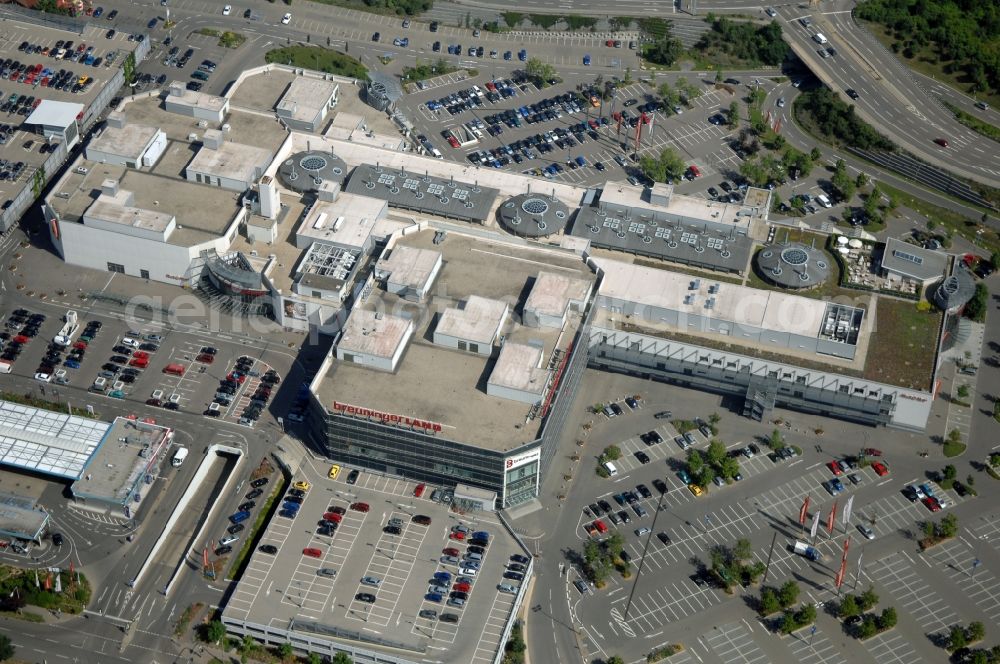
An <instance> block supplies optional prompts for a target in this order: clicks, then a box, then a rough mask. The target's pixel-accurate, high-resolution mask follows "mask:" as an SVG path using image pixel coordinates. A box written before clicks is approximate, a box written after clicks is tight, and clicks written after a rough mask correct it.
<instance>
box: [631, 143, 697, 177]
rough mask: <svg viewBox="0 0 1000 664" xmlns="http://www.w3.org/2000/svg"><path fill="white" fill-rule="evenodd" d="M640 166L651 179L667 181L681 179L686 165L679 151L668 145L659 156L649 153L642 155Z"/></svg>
mask: <svg viewBox="0 0 1000 664" xmlns="http://www.w3.org/2000/svg"><path fill="white" fill-rule="evenodd" d="M639 168H640V169H641V170H642V172H643V174H645V176H646V177H648V178H649V179H650V180H653V181H654V182H667V181H671V180H677V179H679V178H680V177H681V175H683V174H684V171H685V168H686V166H685V163H684V160H683V159H682V158H681V156H680V155H679V154H677V151H676V150H674V149H673V148H671V147H667V148H664V149H663V150H662V151H661V152H660V155H659V157H651V156H648V155H643V156H642V157H640V158H639Z"/></svg>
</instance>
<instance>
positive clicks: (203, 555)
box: [201, 548, 208, 569]
mask: <svg viewBox="0 0 1000 664" xmlns="http://www.w3.org/2000/svg"><path fill="white" fill-rule="evenodd" d="M201 564H202V567H204V568H205V569H208V549H207V548H206V549H204V550H203V551H202V552H201Z"/></svg>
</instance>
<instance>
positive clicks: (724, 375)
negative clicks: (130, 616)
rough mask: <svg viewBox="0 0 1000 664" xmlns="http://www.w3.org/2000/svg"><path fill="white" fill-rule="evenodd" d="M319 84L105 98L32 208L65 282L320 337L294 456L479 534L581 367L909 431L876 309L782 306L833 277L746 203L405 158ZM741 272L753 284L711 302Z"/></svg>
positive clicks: (249, 621)
mask: <svg viewBox="0 0 1000 664" xmlns="http://www.w3.org/2000/svg"><path fill="white" fill-rule="evenodd" d="M303 77H306V78H309V77H315V78H320V79H323V80H324V81H325V82H326V84H325V87H324V89H325V90H327V91H328V92H330V95H329V97H326V98H325V100H324V101H323V103H322V104H321V105H320V106H321V108H318V107H316V105H315V104H313V106H312V107H310V110H309V112H308V113H307V115H308V116H309V117H305V115H303V117H302V118H300V120H301V121H302V122H306V121H308V122H309V123H310V125H312V124H315V126H316V127H317V129H316V133H308V132H306V131H304V130H300V129H289V128H288V126H287V123H286V122H285V120H283V119H282V118H281V117H280V112H279V111H280V109H282V108H283V109H286V110H287V109H289V108H293V107H294V99H292V98H291V97H294V95H295V94H298V92H297V91H309V90H313V89H314V86H311V85H305V84H302V83H301V82H299V83H297V81H301V79H302V78H303ZM340 83H341V85H340V86H339V87H337V86H335V85H331V79H329V77H323V76H320V75H318V74H314V73H311V72H301V71H298V70H293V69H290V68H286V67H282V66H275V65H269V66H267V67H263V68H260V69H257V70H251V71H248V72H244V74H243V75H241V76H240V78H239V80H238V82H237V84H236V85H234V86H232V87H231V89H230V90H229V91H228V92H227V94H226V95H225V96H212V95H205V94H202V93H200V92H192V91H189V90H186V89H184V86H181V85H176V84H172V85H170V86H169V88H168V89H167V90H165V91H163V92H162V94H161V95H159V96H143V97H136V98H129V99H126V100H124V101H123V103H122V104H121V105H120V106H119V107H118V108H117V109H116V110H115V112H114V113H113V114H112V115H111V116H109V119H108V123H107V125H106V126H105V127H104V129H103V130H102V131H101V132H100V133H98V134H97V135H96V136H94V138H93V139H92V140H90V142H89V143H88V144H87V145H86V146H85V147H84V150H83V153H82V154H81V156H80V157H79V159H78V160H77V161H76V162H74V163H73V164H72V165H71V167H70V168H69V169H68V170H67V172H66V173H65V175H64V176H63V177H62V178H61V180H60V181H59V182H58V183H57V184H56V186H55V187H54V188H53V189H52V191H51V193H50V194H49V195H48V196H47V198H46V200H45V202H44V212H45V215H46V218H47V219H48V220H49V221H50V223H49V230H50V234H51V237H52V241H53V243H54V245H55V246H56V248H57V250H58V251H59V252H60V253H61V255H62V256H63V258H64V259H65V260H66V261H67V263H71V264H75V265H79V266H82V267H86V268H91V269H96V270H106V271H111V272H115V273H122V274H124V275H128V276H133V277H140V278H148V279H151V280H155V281H160V282H164V283H170V284H175V285H178V286H185V287H190V288H193V289H194V290H195V292H197V293H199V294H200V295H201V296H202V297H204V298H205V300H206V301H207V302H209V303H211V304H212V305H213V306H225V307H228V308H230V309H241V310H242V311H244V312H246V313H264V314H266V315H269V316H272V317H273V318H274V319H275V320H276V321H278V322H279V323H280V324H281V325H282V326H284V327H285V328H288V329H299V330H314V331H318V332H320V333H323V334H325V335H328V336H329V337H330V338H331V340H332V345H331V349H330V351H329V354H328V356H327V357H326V358H325V361H324V362H323V364H322V365H321V367H320V369H319V371H318V372H317V373H316V374H315V376H314V377H313V378H312V380H311V381H310V383H309V384H308V385H306V386H303V387H302V392H303V393H304V394H305V395H307V399H308V402H309V407H308V417H307V423H306V427H305V429H306V435H307V437H308V439H309V441H310V442H311V444H312V445H313V447H314V448H315V449H316V450H318V451H319V452H320V453H322V454H324V455H326V456H327V457H329V458H330V459H331V460H333V461H336V462H346V463H350V464H352V465H356V466H360V467H364V468H369V469H372V470H375V471H378V472H379V473H384V474H387V475H392V476H396V477H401V478H405V480H408V481H410V482H427V483H432V484H435V485H442V486H452V487H454V489H455V499H456V502H457V503H458V504H459V505H460V506H462V507H464V508H465V509H468V510H473V511H476V512H478V513H480V514H484V515H485V514H486V513H488V512H490V511H492V510H495V509H498V508H506V507H512V506H516V505H520V504H524V503H526V502H529V501H531V500H532V499H534V498H536V497H537V495H538V487H539V485H540V482H541V478H542V477H543V475H544V473H545V471H546V468H547V467H548V465H549V462H550V460H551V459H552V458H553V456H554V455H555V453H556V451H557V446H558V441H559V439H560V435H561V434H562V432H563V431H564V430H565V427H566V423H567V420H568V417H569V413H570V411H571V410H572V408H573V406H574V399H575V396H576V392H577V388H578V386H579V383H580V381H581V380H582V379H583V376H584V369H585V368H586V367H592V368H598V369H602V370H607V371H616V372H625V373H629V374H633V375H638V376H641V377H645V378H650V379H654V380H659V381H664V382H669V383H674V384H677V385H680V386H684V387H696V388H698V389H704V390H709V391H712V392H716V393H722V394H726V395H731V396H734V397H739V398H741V399H742V400H743V402H744V404H745V406H744V413H745V415H747V416H748V417H752V418H757V419H761V418H763V417H765V416H766V415H767V413H768V412H769V411H770V410H771V409H772V408H775V407H784V408H791V409H798V410H802V411H805V412H809V413H818V414H822V415H826V416H831V417H839V418H843V419H848V420H853V421H859V422H863V423H866V424H870V425H873V426H893V427H900V428H904V429H911V430H922V429H923V428H925V426H926V424H927V417H928V413H929V409H930V404H931V401H932V399H933V394H932V392H931V391H930V386H931V384H932V375H931V373H932V372H933V368H931V369H928V371H927V372H926V375H922V376H920V377H918V378H917V379H915V380H913V381H910V382H905V381H900V380H897V381H896V382H892V381H891V380H884V379H881V378H880V375H881V374H880V373H878V372H873V371H871V369H872V362H871V358H872V357H873V354H875V353H876V351H877V350H878V349H879V348H881V347H883V346H885V345H887V344H892V343H893V342H894V340H893V339H891V338H888V337H889V335H891V328H889V330H890V331H886V330H883V329H880V327H879V326H878V324H877V323H878V317H879V306H878V305H879V304H881V303H885V304H884V306H889V304H891V302H892V300H891V299H883V298H889V297H891V296H888V295H880V294H876V293H871V294H870V295H869V293H868V291H866V296H868V299H867V300H866V301H865V302H862V303H857V304H853V305H847V304H841V303H834V302H828V301H825V300H822V299H818V298H815V297H806V296H805V295H803V289H806V291H808V289H810V288H814V287H815V286H814V285H813V284H815V285H819V284H821V283H825V282H826V281H827V280H829V279H832V278H835V276H834V275H835V274H836V272H837V269H836V266H835V265H834V264H833V262H832V261H833V259H834V257H833V256H832V254H829V253H827V250H825V249H822V248H821V247H819V246H817V245H816V244H815V243H812V244H808V243H802V242H798V243H797V242H791V241H787V238H786V239H781V238H776V237H771V238H770V239H768V237H769V234H768V224H767V210H768V209H769V194H768V192H767V191H764V190H757V189H753V188H750V189H749V190H748V191H747V193H746V196H745V198H744V203H743V204H736V205H734V204H719V203H714V202H710V201H704V200H700V199H696V198H693V197H688V196H683V195H680V194H676V193H675V192H674V191H673V190H672V189H671V188H670V187H669V186H666V185H658V186H655V187H652V188H648V189H647V188H643V187H641V186H632V185H629V184H625V183H620V182H614V181H610V182H606V183H604V184H603V185H602V186H600V187H591V188H585V187H575V186H570V185H566V184H563V183H551V182H545V181H541V180H538V179H536V178H533V177H530V176H525V175H522V174H514V173H508V172H498V171H495V170H492V169H489V170H487V169H483V168H479V167H476V166H470V165H466V164H457V163H452V162H448V161H444V160H438V159H434V158H430V157H423V156H419V155H415V154H413V153H411V152H409V151H408V150H406V149H405V145H406V143H405V141H403V140H401V139H400V136H399V134H398V133H396V132H394V130H393V128H392V126H391V125H390V124H389V123H388V122H387V121H386V120H385V119H384V118H381V117H373V116H371V115H366V114H371V113H372V112H371V111H370V110H368V111H366V110H365V109H364V107H363V106H362V105H361V103H360V102H359V101H358V100H357V98H356V97H355V96H354V95H349V94H337V90H343V89H345V88H348V86H346V85H344V84H345V83H346V81H340ZM773 235H774V234H773V233H772V236H773ZM851 242H853V240H848V239H847V238H844V240H843V243H841V242H840V241H839V240H837V241H836V243H835V248H836V249H837V254H838V255H839V256H841V258H838V259H837V260H841V261H853V262H854V264H857V263H858V261H860V260H862V259H864V256H863V255H861V253H859V252H860V251H861V249H860V248H857V247H855V246H854V245H852V244H851ZM761 245H763V246H761ZM869 248H871V247H869ZM907 249H908V248H907V247H901V246H896V245H891V246H890V245H884V246H882V245H879V246H877V247H875V252H874V253H873V255H874V256H876V258H875V259H874V260H875V263H877V264H878V271H879V273H880V274H881V275H882V276H884V277H885V278H886V279H888V280H896V281H898V282H900V283H903V282H905V283H907V284H909V286H908V288H910V289H911V290H916V291H920V292H922V291H924V290H925V289H932V291H933V292H934V293H936V294H937V293H939V292H940V293H942V295H941V296H940V297H938V298H937V301H940V302H943V303H945V304H946V306H947V308H948V309H950V310H953V309H954V308H955V307H957V306H960V305H961V300H962V299H963V298H965V299H968V297H969V296H970V295H971V293H970V291H969V289H968V288H967V287H966V282H965V281H963V275H964V272H962V270H961V268H959V267H956V266H954V265H951V264H950V259H949V258H948V257H946V256H943V255H942V254H939V253H936V252H929V253H928V252H927V251H926V250H919V251H918V250H916V249H912V250H907ZM840 250H843V252H841V251H840ZM828 261H829V262H828ZM845 264H846V263H845ZM676 265H682V266H683V267H678V268H677V269H672V266H676ZM681 270H683V272H682V271H681ZM751 271H754V274H759V275H761V276H762V278H764V279H765V280H766V281H767V282H768V285H769V287H768V288H752V287H748V286H745V285H741V284H739V283H733V280H734V276H733V275H748V274H749V273H750V272H751ZM948 275H950V276H948ZM946 276H947V277H948V278H945V277H946ZM942 283H943V286H939V285H938V284H942ZM943 306H944V305H943ZM937 343H938V342H937V341H936V340H934V341H933V342H929V343H928V348H933V347H936V346H937ZM904 382H905V384H904ZM484 518H486V517H485V516H484ZM272 526H273V527H274V528H276V529H277V530H275V531H274V532H275V533H278V532H279V531H280V530H281V529H280V528H279V526H278V525H274V524H271V525H269V528H270V527H272ZM281 536H282V537H284V536H285V535H284V534H281ZM265 555H270V554H265ZM266 560H267V559H266V558H261V557H259V556H258V555H257V554H255V556H254V559H253V562H252V564H254V565H257V564H260V565H266V566H268V567H270V566H271V563H270V562H262V561H266ZM264 571H265V572H267V573H273V572H268V571H267V570H264ZM244 583H245V582H241V586H242V585H243V584H244ZM282 583H284V580H282ZM245 589H246V588H241V590H240V593H242V592H243V590H245ZM258 590H259V588H257V589H252V588H251V589H249V590H247V593H249V594H256V593H257V592H258ZM328 599H329V597H327V598H326V599H324V600H323V601H324V602H325V601H327V600H328ZM263 606H264V605H263V604H259V603H256V600H253V601H250V602H249V605H241V606H240V607H236V609H235V611H236V613H234V612H233V611H230V610H229V609H227V611H226V613H225V614H224V615H225V616H226V618H227V625H228V626H229V627H230V628H231V629H233V630H235V631H237V632H239V633H244V634H253V635H256V636H258V637H259V638H262V639H269V640H272V641H273V640H274V639H278V638H284V636H285V632H288V634H291V635H292V636H294V635H295V633H296V632H298V635H299V637H301V638H299V639H298V640H295V639H294V638H293V642H294V643H297V644H299V645H300V646H301V647H302V648H304V649H309V648H313V647H315V648H316V649H318V650H320V651H323V652H327V651H329V648H330V647H331V646H330V645H329V643H330V642H331V641H330V639H326V638H325V637H323V639H324V641H323V644H319V645H317V644H316V643H315V642H314V641H315V639H317V638H319V637H317V636H316V634H317V633H319V632H323V633H324V634H326V635H327V636H331V637H334V639H347V640H353V641H359V640H363V639H360V637H359V636H358V633H357V630H353V629H352V628H351V627H352V625H353V624H348V623H342V618H343V619H345V620H353V619H354V618H353V617H351V615H347V614H344V615H341V614H340V613H338V614H336V615H334V616H333V617H329V616H326V614H324V616H325V617H324V620H323V621H319V620H312V621H311V622H310V623H309V624H308V625H307V624H306V622H305V621H296V622H293V623H287V621H286V625H285V626H284V627H282V630H285V631H284V632H281V634H278V632H276V631H274V630H275V629H276V627H275V626H274V624H273V623H269V624H266V625H264V623H262V622H261V621H260V615H261V611H263V610H264V609H262V608H261V607H263ZM288 610H289V611H291V612H293V613H294V610H293V609H288ZM358 610H359V609H357V608H355V607H349V610H348V612H347V613H350V612H352V611H353V612H354V613H353V614H352V615H356V614H357V612H358ZM393 610H394V609H393ZM237 613H238V614H239V615H237ZM365 615H367V614H365ZM390 615H391V611H390ZM504 620H505V621H506V620H507V618H504ZM289 624H291V627H290V628H289V627H288V625H289ZM345 624H347V625H348V627H344V625H345ZM262 625H263V626H262ZM331 625H332V626H331ZM353 627H357V626H356V625H354V626H353ZM331 630H332V631H331ZM307 631H308V632H309V633H310V636H309V637H308V638H306V637H305V636H304V633H305V632H307ZM355 645H356V644H355ZM369 645H372V644H369ZM376 645H377V644H376ZM425 645H426V643H425V642H423V641H420V640H419V639H418V640H417V641H416V642H415V645H414V644H410V646H408V647H415V648H416V649H417V650H419V649H420V648H422V647H424V646H425ZM383 646H385V647H389V648H392V647H394V646H393V644H383ZM367 647H368V646H366V648H367ZM376 650H377V648H376ZM386 661H390V660H386ZM399 661H405V657H402V658H400V660H399Z"/></svg>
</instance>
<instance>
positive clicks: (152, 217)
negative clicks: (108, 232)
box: [84, 190, 174, 233]
mask: <svg viewBox="0 0 1000 664" xmlns="http://www.w3.org/2000/svg"><path fill="white" fill-rule="evenodd" d="M126 194H128V192H127V191H122V190H119V191H118V196H117V197H112V196H108V195H107V194H101V195H100V196H98V198H97V200H96V201H94V203H93V205H91V206H90V207H89V208H87V211H86V212H85V213H84V218H86V217H94V218H96V219H100V220H101V221H107V222H109V223H112V224H120V225H122V226H131V227H133V228H140V229H142V230H147V231H155V232H157V233H162V232H164V231H165V230H167V228H168V227H169V226H170V222H171V221H173V219H174V215H173V214H170V213H169V212H157V211H156V210H147V209H145V208H140V207H135V206H134V205H124V204H123V202H122V199H123V197H124V196H125V195H126Z"/></svg>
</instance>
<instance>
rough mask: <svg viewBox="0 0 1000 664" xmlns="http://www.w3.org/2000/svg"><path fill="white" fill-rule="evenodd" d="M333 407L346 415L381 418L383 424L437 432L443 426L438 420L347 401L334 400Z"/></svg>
mask: <svg viewBox="0 0 1000 664" xmlns="http://www.w3.org/2000/svg"><path fill="white" fill-rule="evenodd" d="M333 409H334V410H336V411H339V412H341V413H342V414H344V415H351V416H353V417H367V418H370V419H375V420H379V421H380V422H382V424H392V425H395V426H404V427H412V428H414V429H423V430H424V431H432V432H434V433H437V432H439V431H441V429H442V426H441V425H440V424H438V423H437V422H431V421H429V420H421V419H417V418H415V417H407V416H406V415H395V414H393V413H386V412H384V411H381V410H373V409H371V408H362V407H361V406H352V405H351V404H347V403H340V402H339V401H334V402H333Z"/></svg>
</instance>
